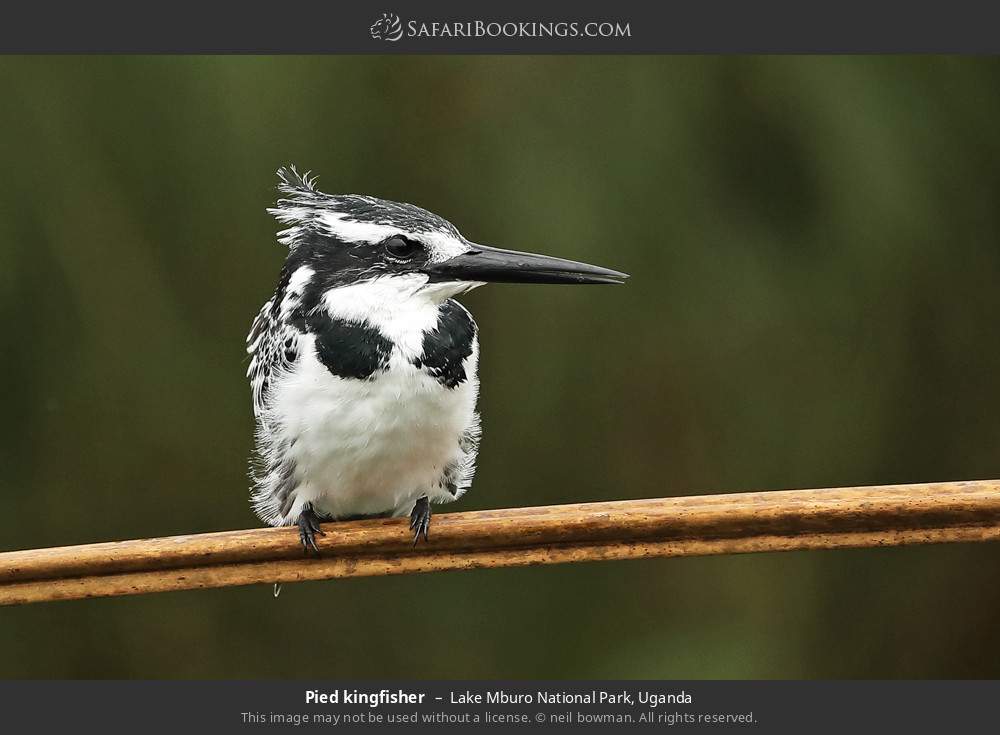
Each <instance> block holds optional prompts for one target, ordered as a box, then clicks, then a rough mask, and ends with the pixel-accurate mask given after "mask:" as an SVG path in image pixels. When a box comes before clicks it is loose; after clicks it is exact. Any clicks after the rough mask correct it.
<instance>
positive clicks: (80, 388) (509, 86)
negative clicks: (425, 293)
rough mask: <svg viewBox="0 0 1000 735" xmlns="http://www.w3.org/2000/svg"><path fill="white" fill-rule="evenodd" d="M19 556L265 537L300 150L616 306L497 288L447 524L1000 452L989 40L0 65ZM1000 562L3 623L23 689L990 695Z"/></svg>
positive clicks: (651, 577)
mask: <svg viewBox="0 0 1000 735" xmlns="http://www.w3.org/2000/svg"><path fill="white" fill-rule="evenodd" d="M0 100H2V101H3V102H2V106H0V107H2V109H0V164H2V170H3V175H2V177H0V243H2V245H0V314H2V317H0V319H2V322H0V323H2V325H3V329H4V335H5V343H6V347H5V348H4V350H3V361H2V366H0V384H2V385H3V387H4V398H3V406H4V413H5V417H4V421H3V422H2V424H0V426H2V429H0V430H2V432H3V436H2V441H0V466H2V469H3V472H2V475H0V476H2V479H0V493H2V499H3V513H2V514H0V549H4V550H8V549H21V548H29V547H41V546H50V545H63V544H76V543H86V542H92V541H103V540H111V539H125V538H138V537H144V536H151V535H168V534H180V533H190V532H200V531H211V530H220V529H232V528H245V527H253V526H255V525H257V521H256V519H255V518H254V516H253V515H252V513H251V511H250V507H249V505H248V502H247V479H246V467H247V457H248V454H249V450H250V445H251V431H252V417H251V410H250V398H249V390H248V387H247V385H246V381H245V379H244V377H243V374H244V371H245V368H246V356H245V354H244V352H243V340H244V336H245V334H246V331H247V328H248V326H249V324H250V321H251V319H252V317H253V316H254V315H255V314H256V312H257V309H258V308H259V306H260V304H261V303H263V301H264V300H265V299H266V298H267V297H268V296H269V294H270V292H271V289H272V288H273V284H274V281H275V280H276V276H277V272H278V269H279V267H280V264H281V261H282V257H283V252H282V250H283V248H282V247H281V246H280V245H278V244H277V243H276V241H275V238H274V233H275V231H276V229H277V227H276V224H275V223H274V222H273V221H272V220H271V218H270V217H269V216H268V215H267V214H266V213H265V212H264V208H265V207H266V206H268V204H269V203H270V202H271V201H272V200H273V198H274V184H275V177H274V173H273V172H274V170H275V169H276V168H277V167H278V165H280V164H282V163H286V162H294V163H296V164H298V165H299V166H300V167H301V168H303V169H312V170H313V171H314V172H315V173H317V174H319V175H320V186H321V188H323V189H325V190H327V191H330V192H360V193H368V194H374V195H377V196H381V197H386V198H390V199H399V200H403V201H410V202H414V203H417V204H420V205H422V206H425V207H427V208H429V209H431V210H433V211H435V212H438V213H440V214H442V215H444V216H445V217H448V218H449V219H451V220H452V221H453V222H454V223H455V224H456V225H457V226H458V227H459V228H460V229H461V230H462V231H463V232H464V233H465V234H466V235H467V236H468V237H470V238H471V239H475V240H478V241H480V242H485V243H491V244H496V245H501V246H505V247H512V248H518V249H528V250H538V251H544V252H547V253H550V254H554V255H560V256H564V257H571V258H575V259H580V260H588V261H592V262H597V263H601V264H603V265H606V266H610V267H614V268H619V269H622V270H625V271H628V272H630V273H632V274H633V278H632V280H631V281H630V282H629V284H628V285H627V286H626V287H623V288H580V289H576V288H565V287H527V286H491V287H487V288H483V289H480V290H479V291H477V292H475V293H473V294H471V295H469V296H468V297H466V298H465V299H464V301H465V303H466V304H468V305H469V306H470V308H471V309H472V311H473V312H474V314H475V315H476V317H477V319H478V321H479V324H480V328H481V332H482V341H483V346H482V398H481V403H480V405H481V408H482V411H483V416H484V430H485V434H484V441H483V445H482V452H481V457H480V463H479V473H478V477H477V480H476V482H475V485H474V486H473V489H472V490H471V491H470V493H469V494H468V495H466V496H465V497H464V498H463V499H462V501H461V502H459V503H457V504H456V505H454V506H451V507H450V508H449V510H451V509H453V510H468V509H479V508H498V507H506V506H519V505H538V504H550V503H565V502H573V501H587V500H602V499H616V498H643V497H656V496H663V495H676V494H689V493H700V492H710V491H735V490H748V489H779V488H789V487H824V486H836V485H852V484H882V483H895V482H915V481H932V480H958V479H970V478H988V477H998V476H1000V380H998V376H1000V341H998V339H997V328H996V322H997V315H1000V289H998V288H997V274H998V272H1000V206H998V205H1000V61H997V60H993V59H980V58H963V59H956V58H919V57H916V58H914V57H910V58H905V59H902V58H900V59H897V58H849V57H838V58H823V57H814V58H794V57H783V58H747V57H743V58H739V57H733V58H711V57H701V58H696V57H688V58H669V57H631V58H611V57H604V58H601V57H577V58H574V57H545V58H532V57H514V56H512V57H503V58H501V57H475V58H463V57H451V58H433V57H409V58H406V57H395V58H379V57H368V58H337V57H329V58H295V57H282V58H254V57H212V58H200V57H186V58H180V57H176V58H171V57H159V58H140V57H117V58H100V57H90V58H72V57H59V58H55V57H50V58H46V57H38V58H22V59H18V58H5V59H3V60H2V61H0ZM998 580H1000V557H998V549H997V547H995V546H991V545H979V546H973V545H961V546H941V547H924V548H910V549H893V550H881V551H875V550H873V551H837V552H812V553H793V554H771V555H753V556H726V557H716V558H703V559H673V560H669V559H667V560H651V561H643V562H615V563H602V564H590V565H579V566H564V567H547V568H531V569H508V570H492V571H478V572H462V573H445V574H436V575H427V576H407V577H396V578H380V579H358V580H347V581H336V582H324V583H309V584H300V585H293V586H290V587H288V588H286V589H285V591H284V592H283V594H282V596H281V597H280V598H279V599H278V600H274V599H272V598H271V594H270V590H269V589H268V588H266V587H263V586H258V587H250V588H234V589H223V590H213V591H207V592H187V593H172V594H162V595H154V596H148V597H132V598H128V597H126V598H117V599H104V600H93V601H82V602H63V603H52V604H43V605H33V606H28V607H23V608H4V609H0V675H2V676H6V677H237V678H239V677H242V678H250V677H325V678H334V677H385V676H400V677H684V678H687V677H995V676H1000V659H998V656H997V649H998V645H1000V626H997V624H996V623H997V618H998V615H1000V586H998V584H997V582H998Z"/></svg>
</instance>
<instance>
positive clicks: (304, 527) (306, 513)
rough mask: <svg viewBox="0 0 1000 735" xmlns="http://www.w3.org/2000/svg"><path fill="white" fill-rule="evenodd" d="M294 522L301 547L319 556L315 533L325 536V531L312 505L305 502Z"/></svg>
mask: <svg viewBox="0 0 1000 735" xmlns="http://www.w3.org/2000/svg"><path fill="white" fill-rule="evenodd" d="M296 524H298V527H299V541H300V542H301V544H302V548H303V549H304V550H305V552H306V553H307V554H308V553H309V549H312V550H313V551H315V552H316V556H319V555H320V553H319V547H318V546H316V534H319V535H320V536H326V532H325V531H324V530H323V529H322V528H320V527H319V516H318V515H316V511H314V510H313V509H312V505H309V504H307V505H306V506H305V507H304V508H303V509H302V512H301V513H299V519H298V520H297V521H296ZM275 597H277V595H275Z"/></svg>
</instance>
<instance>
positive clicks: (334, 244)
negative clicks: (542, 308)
mask: <svg viewBox="0 0 1000 735" xmlns="http://www.w3.org/2000/svg"><path fill="white" fill-rule="evenodd" d="M278 177H279V180H280V181H279V184H278V191H279V193H280V198H279V199H278V202H277V204H276V206H275V207H274V208H272V209H269V210H268V211H269V212H270V213H271V214H272V215H274V217H275V218H276V219H277V220H278V222H279V223H281V224H282V225H284V226H285V229H283V230H282V231H281V232H279V233H278V240H279V242H281V243H282V244H284V245H287V246H288V257H287V258H286V259H285V263H284V266H283V267H282V269H281V275H280V278H279V279H278V285H277V288H275V290H274V295H273V296H272V297H271V298H270V299H269V300H268V301H267V303H265V304H264V306H263V308H262V309H261V310H260V313H259V314H258V315H257V318H256V319H255V320H254V322H253V326H252V327H251V328H250V334H249V335H248V337H247V352H248V353H249V354H250V356H251V357H250V367H249V370H248V371H247V377H248V378H249V379H250V384H251V387H252V392H253V409H254V415H255V416H256V420H257V429H256V452H255V461H254V470H253V473H252V476H253V485H254V486H253V491H252V503H253V508H254V510H255V511H256V513H257V515H258V516H260V518H261V519H262V520H263V521H264V522H266V523H269V524H271V525H274V526H290V525H297V526H298V528H299V539H300V540H301V542H302V545H303V547H304V548H305V549H306V551H308V550H309V549H310V548H312V549H313V550H314V551H315V552H316V553H319V549H318V547H317V546H316V534H321V535H322V534H323V531H322V530H321V528H320V525H319V522H320V521H321V520H340V519H346V518H358V517H365V516H407V515H408V516H409V517H410V529H411V530H412V532H413V541H414V543H416V542H417V540H418V539H419V538H420V536H421V535H423V537H424V539H425V540H427V536H428V528H429V525H430V517H431V510H430V504H431V503H445V502H449V501H452V500H455V499H456V498H458V497H460V496H461V495H462V493H464V492H465V491H466V490H467V489H468V487H469V484H470V483H471V482H472V476H473V473H474V471H475V460H476V452H477V450H478V445H479V435H480V430H479V414H478V413H477V412H476V397H477V394H478V391H479V380H478V377H477V373H476V370H477V365H478V359H479V339H478V335H477V327H476V323H475V322H474V321H473V319H472V316H471V315H470V314H469V312H468V311H466V309H465V308H464V307H463V306H462V305H461V304H459V303H458V302H457V301H455V300H454V299H453V298H452V297H454V296H457V295H458V294H462V293H465V292H466V291H470V290H471V289H473V288H476V287H477V286H481V285H483V284H484V283H486V282H490V281H494V282H509V283H622V282H623V281H624V280H625V278H627V276H626V275H625V274H624V273H619V272H618V271H613V270H608V269H606V268H599V267H596V266H592V265H586V264H583V263H576V262H573V261H570V260H562V259H559V258H550V257H546V256H543V255H532V254H528V253H519V252H514V251H511V250H500V249H497V248H491V247H487V246H485V245H476V244H474V243H471V242H469V241H468V240H466V239H465V238H464V237H463V236H462V235H461V234H460V233H459V231H458V230H457V229H456V228H455V226H454V225H452V224H451V223H450V222H448V221H447V220H444V219H442V218H441V217H438V216H437V215H436V214H432V213H431V212H428V211H426V210H424V209H421V208H420V207H416V206H413V205H412V204H400V203H397V202H390V201H385V200H382V199H376V198H375V197H370V196H359V195H355V194H347V195H337V196H332V195H329V194H324V193H322V192H320V191H318V190H317V189H316V186H315V179H314V178H311V177H310V176H309V174H305V175H302V174H299V173H298V171H296V169H295V167H294V166H289V167H283V168H281V169H279V170H278Z"/></svg>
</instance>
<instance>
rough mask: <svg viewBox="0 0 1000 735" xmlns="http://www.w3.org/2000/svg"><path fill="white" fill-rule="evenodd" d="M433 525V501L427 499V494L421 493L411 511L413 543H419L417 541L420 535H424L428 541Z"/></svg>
mask: <svg viewBox="0 0 1000 735" xmlns="http://www.w3.org/2000/svg"><path fill="white" fill-rule="evenodd" d="M430 527H431V501H430V500H428V499H427V496H426V495H421V496H420V497H419V498H417V502H416V503H414V504H413V510H412V511H410V530H411V531H413V545H414V546H416V545H417V541H419V540H420V537H421V536H423V537H424V541H427V540H428V539H427V531H428V530H429V529H430Z"/></svg>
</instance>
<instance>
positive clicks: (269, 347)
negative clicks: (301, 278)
mask: <svg viewBox="0 0 1000 735" xmlns="http://www.w3.org/2000/svg"><path fill="white" fill-rule="evenodd" d="M281 295H282V294H280V293H275V295H274V296H272V297H271V298H270V299H268V301H267V303H265V304H264V306H262V307H261V310H260V312H259V313H258V314H257V318H256V319H254V320H253V325H252V326H251V327H250V333H249V334H248V335H247V353H248V354H249V355H250V367H248V368H247V377H248V378H249V379H250V390H251V392H252V394H253V412H254V416H256V417H257V418H260V417H261V414H263V412H264V408H265V406H266V405H267V393H268V389H269V388H270V386H271V382H272V381H273V380H274V377H275V375H276V374H277V373H279V372H280V371H282V370H284V369H287V368H288V367H289V366H290V365H291V363H293V362H294V361H295V357H296V353H297V347H298V345H297V341H298V336H299V334H298V331H297V330H296V329H295V328H294V327H293V326H292V325H291V324H289V323H288V321H287V320H286V319H285V315H284V314H283V313H282V312H281V310H280V308H279V305H280V303H281Z"/></svg>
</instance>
